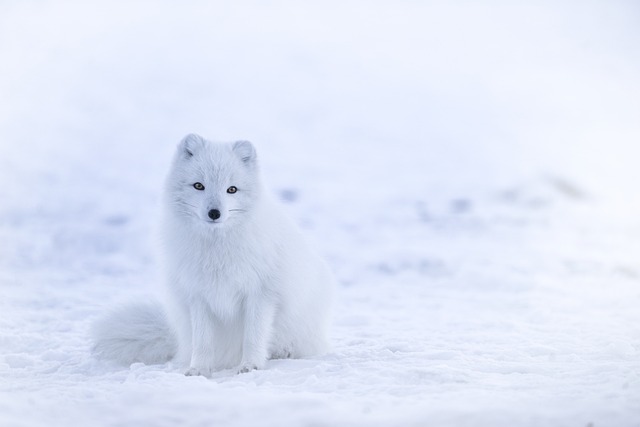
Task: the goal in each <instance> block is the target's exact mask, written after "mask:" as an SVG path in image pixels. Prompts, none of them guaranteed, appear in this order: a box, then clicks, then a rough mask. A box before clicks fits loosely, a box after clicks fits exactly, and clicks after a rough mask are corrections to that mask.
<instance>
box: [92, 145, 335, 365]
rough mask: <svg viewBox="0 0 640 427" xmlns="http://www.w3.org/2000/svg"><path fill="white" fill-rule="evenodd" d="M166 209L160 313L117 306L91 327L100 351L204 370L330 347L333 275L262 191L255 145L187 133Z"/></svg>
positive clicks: (171, 176) (261, 362)
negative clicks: (164, 292)
mask: <svg viewBox="0 0 640 427" xmlns="http://www.w3.org/2000/svg"><path fill="white" fill-rule="evenodd" d="M196 183H199V184H196ZM194 184H196V186H194ZM234 190H235V191H234ZM165 208H166V209H165V216H164V223H163V227H162V231H163V235H164V246H165V259H164V263H165V266H166V269H167V285H168V291H169V292H168V296H169V297H168V298H167V301H168V304H167V305H168V306H167V309H168V310H167V316H166V318H165V314H164V311H163V310H162V307H160V306H150V305H142V306H141V305H137V306H132V307H127V308H124V309H122V310H121V311H119V312H115V313H114V314H112V315H110V316H108V317H107V318H105V319H103V320H101V321H99V322H98V323H97V324H96V326H95V328H94V343H95V344H94V350H95V353H96V354H98V355H99V356H102V357H105V358H108V359H112V360H115V361H118V362H120V363H124V364H130V363H132V362H136V361H139V362H144V363H161V362H165V361H167V360H170V359H174V360H175V361H176V362H177V363H178V364H179V365H180V366H184V368H186V369H187V370H186V374H187V375H205V376H209V375H210V374H211V372H212V371H214V370H219V369H225V368H233V367H235V368H236V369H237V371H238V372H247V371H249V370H252V369H260V368H263V367H264V365H265V363H266V361H267V359H269V358H286V357H294V358H298V357H305V356H312V355H317V354H320V353H322V352H324V351H325V350H326V349H327V346H328V340H327V326H328V324H327V323H328V311H329V305H330V299H331V293H332V288H333V279H332V277H331V274H330V273H329V271H328V268H327V267H326V265H325V264H324V262H323V261H322V260H321V259H320V257H318V256H317V255H316V254H315V253H314V252H313V251H312V250H311V249H310V248H309V246H308V245H307V244H306V243H305V241H304V239H303V237H302V235H301V234H300V232H299V231H298V230H297V229H296V227H295V226H294V225H293V224H292V223H291V222H290V221H289V220H288V219H287V217H286V216H285V215H284V213H283V212H282V210H281V208H280V207H279V206H278V204H277V203H276V202H275V201H274V200H272V198H271V197H269V194H268V193H267V192H266V191H265V189H264V188H263V186H262V182H261V180H260V176H259V171H258V164H257V157H256V152H255V149H254V147H253V146H252V144H251V143H249V142H246V141H238V142H235V143H229V144H217V143H212V142H209V141H206V140H205V139H203V138H202V137H200V136H198V135H193V134H192V135H188V136H187V137H185V138H184V139H183V140H182V142H181V143H180V145H179V146H178V150H177V152H176V154H175V157H174V160H173V166H172V168H171V171H170V173H169V176H168V179H167V184H166V191H165Z"/></svg>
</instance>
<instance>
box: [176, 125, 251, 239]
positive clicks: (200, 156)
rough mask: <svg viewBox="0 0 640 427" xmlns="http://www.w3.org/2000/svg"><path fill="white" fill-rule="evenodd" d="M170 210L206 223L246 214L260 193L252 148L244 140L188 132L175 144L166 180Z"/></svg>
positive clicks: (214, 224) (220, 222) (216, 224)
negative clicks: (210, 138) (213, 139)
mask: <svg viewBox="0 0 640 427" xmlns="http://www.w3.org/2000/svg"><path fill="white" fill-rule="evenodd" d="M167 189H168V194H167V198H168V200H167V202H168V203H169V208H170V209H171V211H172V212H173V213H174V214H177V215H180V216H181V217H187V218H189V220H192V221H196V222H200V223H202V224H205V225H206V226H210V227H220V226H223V225H227V224H232V223H234V222H236V221H238V220H241V218H242V217H244V216H246V215H249V214H250V213H251V209H252V206H253V204H254V203H255V202H256V200H257V199H258V197H259V196H260V193H261V188H260V183H259V180H258V165H257V159H256V151H255V149H254V147H253V145H252V144H251V143H250V142H248V141H237V142H233V143H213V142H210V141H207V140H205V139H204V138H202V137H201V136H199V135H195V134H189V135H187V136H186V137H185V138H184V139H183V140H182V141H181V142H180V144H179V145H178V149H177V151H176V154H175V156H174V160H173V167H172V170H171V173H170V174H169V178H168V182H167Z"/></svg>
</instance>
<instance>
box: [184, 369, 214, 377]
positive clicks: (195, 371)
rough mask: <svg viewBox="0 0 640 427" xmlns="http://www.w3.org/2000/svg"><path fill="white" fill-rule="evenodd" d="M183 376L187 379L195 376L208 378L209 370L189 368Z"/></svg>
mask: <svg viewBox="0 0 640 427" xmlns="http://www.w3.org/2000/svg"><path fill="white" fill-rule="evenodd" d="M184 374H185V375H186V376H187V377H197V376H203V377H210V376H211V369H207V368H194V367H191V368H189V369H187V372H185V373H184Z"/></svg>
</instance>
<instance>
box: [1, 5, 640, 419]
mask: <svg viewBox="0 0 640 427" xmlns="http://www.w3.org/2000/svg"><path fill="white" fill-rule="evenodd" d="M638 16H640V7H639V6H638V3H637V2H635V1H629V2H624V1H602V2H582V1H565V2H552V1H536V2H526V3H525V2H502V1H495V2H488V1H483V2H457V1H456V2H445V1H441V2H440V1H424V2H420V1H408V0H407V1H394V2H383V1H364V0H362V1H356V0H354V1H345V2H341V1H326V0H325V1H322V2H319V1H318V2H294V1H291V2H287V1H273V2H271V1H270V2H258V1H255V2H247V1H238V2H208V1H190V2H170V1H142V0H141V1H132V2H108V1H104V2H102V1H100V2H98V1H96V2H82V1H21V2H18V1H4V2H2V3H0V58H2V59H1V62H2V66H1V70H2V71H1V74H0V76H1V77H0V425H1V426H2V427H5V426H7V427H9V426H12V427H13V426H69V425H78V426H80V425H91V426H143V425H149V426H152V425H153V426H173V425H184V426H211V425H222V426H254V425H265V426H270V425H274V426H275V425H277V426H302V425H305V426H306V425H308V426H321V425H327V426H329V425H331V426H336V425H340V426H350V425H357V426H364V425H367V426H369V425H380V426H389V425H397V426H425V425H433V426H538V425H540V426H543V425H544V426H583V427H586V426H588V425H592V426H596V427H599V426H636V427H637V426H640V203H639V202H640V194H639V191H638V185H639V184H640V168H639V167H638V161H639V159H640V148H639V147H640V119H639V118H640V101H639V100H640V51H639V50H638V46H640V30H639V29H638V28H639V27H638ZM189 132H198V133H201V134H202V135H204V136H206V137H209V138H212V139H219V140H232V139H250V140H252V141H253V142H254V143H255V144H256V146H257V147H258V149H259V154H260V156H261V159H262V167H263V172H264V175H265V178H266V180H267V181H268V183H269V184H270V188H271V189H272V190H273V191H274V192H275V193H277V194H279V195H280V196H281V198H282V199H283V202H284V203H285V204H286V207H287V208H288V210H289V212H290V214H291V216H292V217H293V218H295V219H296V221H297V222H298V223H299V224H300V226H301V227H303V229H304V230H305V231H306V233H307V234H308V235H309V237H310V239H311V240H313V241H314V242H315V243H316V244H317V246H318V247H319V249H320V250H321V252H322V253H323V254H324V255H325V256H326V258H327V260H328V261H329V262H330V264H331V266H332V267H333V269H334V271H335V274H336V276H337V278H338V280H339V282H340V288H339V290H338V293H337V300H336V305H335V313H334V324H335V325H334V328H333V348H332V350H331V352H330V353H329V354H326V355H323V356H321V357H317V358H314V359H309V360H284V361H272V362H270V363H269V365H268V367H267V369H265V370H262V371H255V372H251V373H248V374H243V375H234V374H232V373H231V372H220V373H218V374H216V375H215V376H214V378H212V379H205V378H202V377H185V376H184V375H182V373H181V372H180V371H179V370H177V369H175V368H174V367H173V366H171V365H170V364H168V365H162V366H144V365H140V364H135V365H132V366H131V367H128V368H122V367H117V366H112V365H108V364H106V363H104V362H102V361H98V360H95V359H94V358H93V357H92V356H91V354H90V351H89V349H90V346H89V342H88V330H89V328H90V325H91V323H92V321H93V320H94V319H96V318H97V317H98V316H100V315H101V314H102V313H104V312H105V310H108V309H109V308H110V307H114V306H117V305H118V304H121V303H123V302H126V301H128V300H131V299H133V300H136V299H137V300H144V299H149V298H153V295H154V294H155V292H156V291H157V290H158V289H159V288H160V286H161V282H162V276H161V273H160V270H161V268H160V266H159V265H158V261H157V246H158V245H157V243H156V237H155V236H156V235H157V233H156V231H157V222H158V205H159V203H158V202H159V197H160V191H161V189H162V181H163V179H164V174H165V172H166V170H167V167H168V164H169V160H170V156H171V154H172V151H173V149H174V147H175V145H176V144H177V142H178V140H179V139H180V138H181V137H182V136H183V135H185V134H186V133H189Z"/></svg>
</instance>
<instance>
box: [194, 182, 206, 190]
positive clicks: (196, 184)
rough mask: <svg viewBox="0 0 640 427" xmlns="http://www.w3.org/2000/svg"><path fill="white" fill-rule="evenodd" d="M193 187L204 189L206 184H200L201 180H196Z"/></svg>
mask: <svg viewBox="0 0 640 427" xmlns="http://www.w3.org/2000/svg"><path fill="white" fill-rule="evenodd" d="M193 188H195V189H196V190H200V191H202V190H204V185H202V184H200V183H199V182H196V183H195V184H193Z"/></svg>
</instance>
